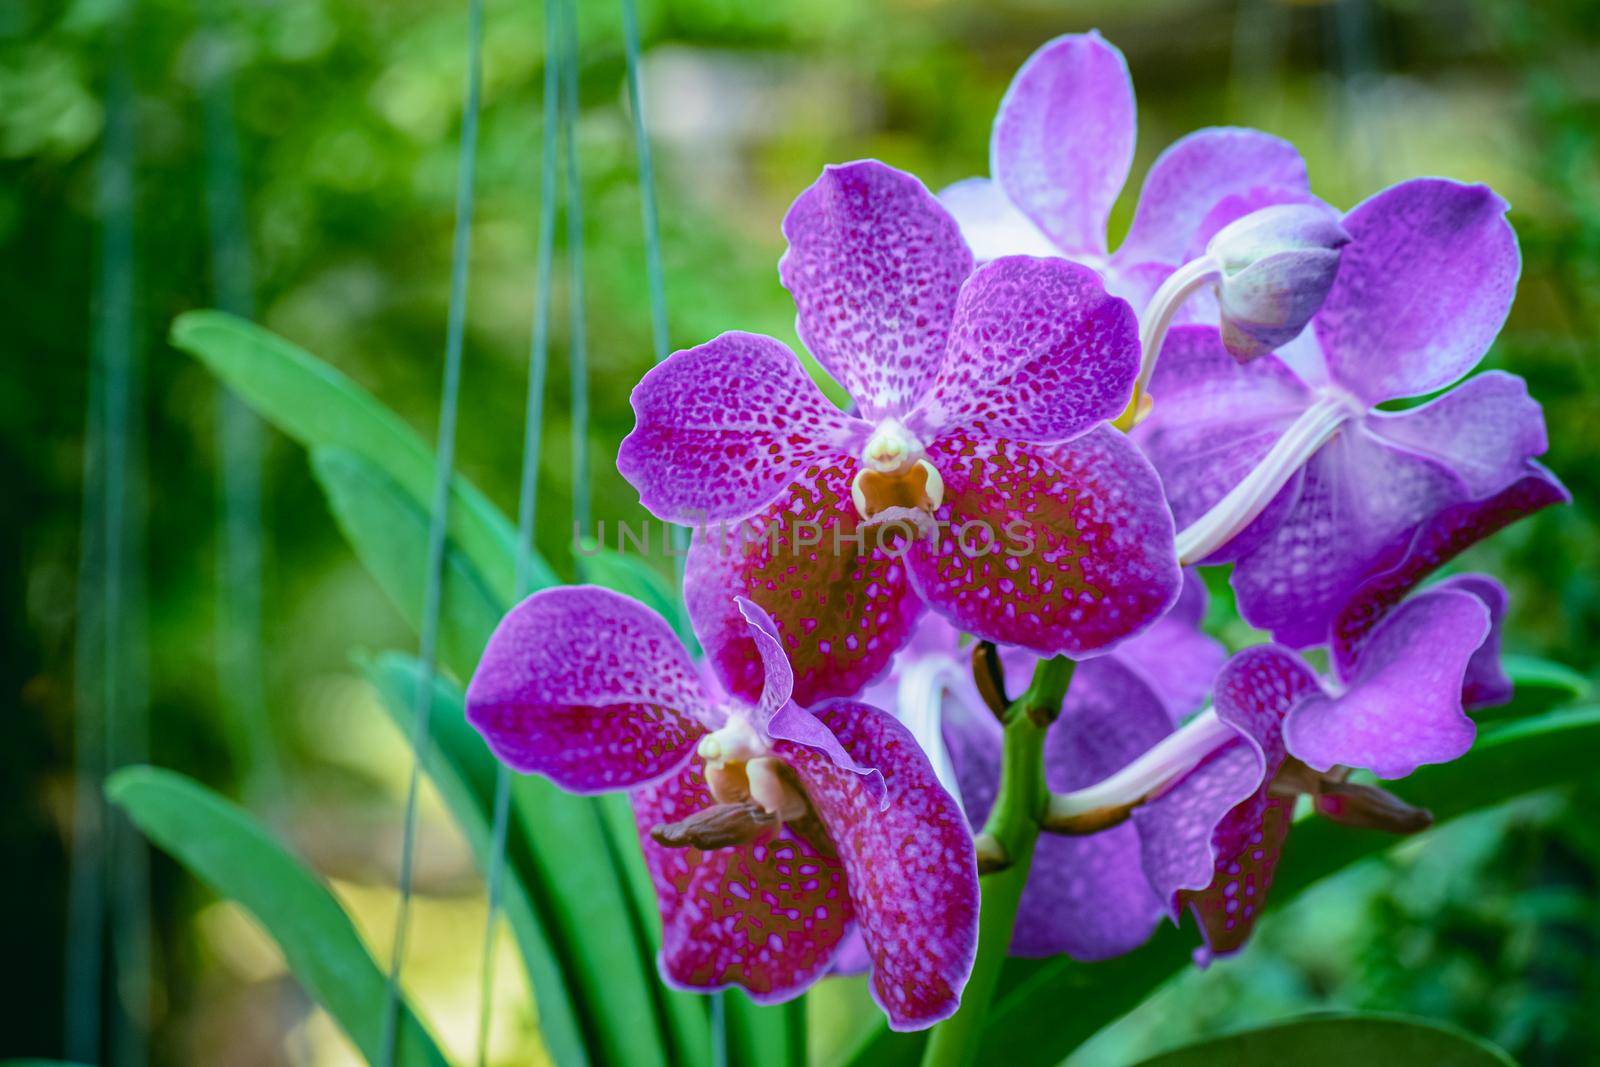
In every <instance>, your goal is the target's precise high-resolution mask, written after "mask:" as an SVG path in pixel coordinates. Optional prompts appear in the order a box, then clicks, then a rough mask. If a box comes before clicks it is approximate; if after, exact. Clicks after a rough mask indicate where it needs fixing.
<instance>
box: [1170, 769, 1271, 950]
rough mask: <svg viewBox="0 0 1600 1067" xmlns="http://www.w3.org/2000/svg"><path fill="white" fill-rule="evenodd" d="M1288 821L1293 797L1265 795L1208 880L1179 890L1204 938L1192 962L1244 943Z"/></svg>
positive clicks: (1261, 903) (1263, 897) (1258, 910)
mask: <svg viewBox="0 0 1600 1067" xmlns="http://www.w3.org/2000/svg"><path fill="white" fill-rule="evenodd" d="M1293 822H1294V800H1293V798H1291V797H1273V796H1269V797H1267V799H1266V803H1264V804H1262V805H1260V817H1259V818H1258V819H1255V820H1253V821H1252V822H1251V823H1250V824H1249V832H1248V834H1246V835H1245V836H1243V838H1242V840H1241V841H1240V843H1239V847H1238V848H1237V849H1236V850H1235V851H1234V852H1232V853H1230V854H1228V855H1225V856H1222V857H1221V858H1220V859H1219V861H1218V863H1217V874H1216V877H1215V878H1213V879H1212V880H1211V884H1210V885H1208V886H1206V888H1204V889H1202V890H1198V891H1194V892H1184V893H1181V894H1179V896H1180V898H1181V899H1182V901H1183V903H1184V904H1186V905H1188V908H1189V913H1190V914H1191V915H1193V916H1194V921H1195V925H1197V926H1198V927H1200V936H1201V937H1202V938H1204V939H1205V947H1204V948H1200V949H1196V950H1195V953H1194V961H1195V963H1196V964H1197V965H1198V966H1201V967H1204V966H1206V965H1207V964H1208V963H1210V962H1211V960H1213V959H1214V958H1216V957H1218V956H1226V955H1227V954H1229V953H1230V952H1237V951H1239V949H1241V948H1243V947H1244V943H1245V941H1246V940H1248V939H1249V937H1250V931H1251V930H1252V929H1253V928H1254V927H1255V922H1256V919H1257V918H1258V917H1260V915H1261V909H1262V907H1263V906H1264V905H1265V904H1266V902H1267V891H1268V890H1269V889H1271V888H1272V876H1273V875H1274V874H1275V873H1276V872H1277V869H1278V860H1279V859H1280V858H1281V857H1282V855H1283V842H1284V839H1285V838H1286V837H1288V836H1289V827H1290V826H1291V825H1292V824H1293Z"/></svg>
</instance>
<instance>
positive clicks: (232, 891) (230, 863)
mask: <svg viewBox="0 0 1600 1067" xmlns="http://www.w3.org/2000/svg"><path fill="white" fill-rule="evenodd" d="M106 795H107V796H108V797H109V798H110V799H111V802H112V803H114V804H116V805H118V806H119V807H121V808H122V809H123V810H124V811H126V812H127V813H128V817H129V818H131V819H132V820H133V822H134V824H135V825H137V826H138V827H139V829H140V830H142V831H143V832H144V834H145V836H146V837H148V838H150V840H151V841H153V842H154V843H155V844H157V845H159V846H160V847H161V848H163V849H164V850H166V851H167V852H168V853H170V854H171V855H172V856H173V858H175V859H176V860H177V861H178V862H179V863H181V864H183V865H184V867H186V868H187V869H188V870H189V872H190V873H191V874H193V875H194V876H195V877H196V878H198V879H200V881H202V882H204V883H205V884H206V885H208V886H210V887H211V888H212V889H213V890H214V891H215V892H216V893H217V894H218V895H220V896H223V897H226V898H228V899H229V900H233V901H237V902H238V903H239V904H240V905H241V906H243V907H244V908H245V909H247V910H248V911H249V912H250V913H251V914H252V915H254V916H255V917H256V919H257V920H259V921H260V923H261V925H262V926H264V927H266V930H267V933H269V934H270V935H272V939H273V940H274V941H276V942H277V943H278V947H279V948H280V949H282V950H283V955H284V958H285V959H286V960H287V961H288V964H289V969H290V970H291V971H292V972H294V975H295V977H296V978H298V979H299V980H300V983H301V984H302V985H303V986H305V989H306V992H307V993H308V994H310V996H311V998H312V999H313V1000H315V1001H316V1002H317V1003H318V1004H320V1005H322V1007H323V1008H324V1009H326V1010H327V1012H328V1014H329V1015H331V1016H333V1018H334V1020H335V1021H336V1022H337V1023H338V1024H339V1025H340V1027H342V1028H343V1029H344V1032H345V1033H346V1034H348V1035H349V1037H350V1040H351V1041H353V1042H354V1043H355V1045H356V1047H357V1048H358V1049H360V1050H361V1053H362V1055H364V1056H365V1057H366V1058H367V1060H368V1062H376V1061H377V1059H378V1056H379V1054H380V1049H381V1046H382V1043H383V1035H382V1029H383V1014H384V994H385V988H386V985H387V983H386V981H385V978H384V975H383V973H382V972H381V971H379V970H378V967H377V965H376V964H375V963H374V962H373V960H372V957H371V956H370V955H369V954H368V953H367V949H366V946H365V945H363V944H362V943H361V937H360V935H359V934H357V933H356V928H355V926H354V925H353V924H352V923H351V921H350V917H349V916H348V915H346V914H345V911H344V909H343V908H341V907H340V906H339V903H338V901H336V900H335V899H334V898H333V894H331V893H330V892H328V889H327V887H326V886H324V885H323V884H322V882H321V880H319V879H318V878H317V876H316V875H314V874H312V873H311V872H310V871H309V870H307V869H306V868H305V867H304V866H303V865H302V864H301V863H300V861H299V860H297V859H295V858H294V857H293V856H291V855H290V854H289V853H288V852H287V851H285V850H284V848H283V847H282V846H281V845H279V844H278V842H276V841H275V840H273V838H272V835H270V834H269V833H267V831H266V830H265V829H264V828H262V826H261V825H260V824H259V823H257V822H256V821H255V819H253V818H252V817H251V816H250V815H249V814H248V813H246V812H245V811H243V810H242V809H240V808H238V807H237V806H235V805H234V804H232V803H229V802H228V801H227V800H224V799H223V798H222V797H220V796H218V795H217V794H215V793H213V792H212V791H211V790H209V789H207V788H205V787H204V786H202V785H200V784H199V783H198V782H195V781H193V780H192V779H189V778H186V777H184V776H183V775H181V774H175V773H173V772H171V771H164V770H159V769H157V768H154V767H129V768H127V769H125V770H120V771H118V772H116V773H115V774H113V775H112V776H111V777H110V778H109V779H107V781H106ZM397 1062H399V1063H403V1064H408V1065H413V1067H424V1065H427V1067H442V1065H443V1064H444V1063H445V1058H444V1056H443V1055H442V1054H441V1053H440V1052H439V1048H438V1046H437V1045H436V1044H435V1043H434V1041H433V1038H432V1037H430V1036H429V1034H428V1032H427V1030H426V1029H425V1028H424V1027H423V1025H422V1024H421V1023H420V1022H419V1021H418V1020H417V1018H416V1016H415V1015H414V1014H413V1013H412V1012H411V1010H410V1008H409V1007H407V1008H405V1009H404V1014H403V1016H402V1018H401V1023H400V1031H399V1042H398V1051H397Z"/></svg>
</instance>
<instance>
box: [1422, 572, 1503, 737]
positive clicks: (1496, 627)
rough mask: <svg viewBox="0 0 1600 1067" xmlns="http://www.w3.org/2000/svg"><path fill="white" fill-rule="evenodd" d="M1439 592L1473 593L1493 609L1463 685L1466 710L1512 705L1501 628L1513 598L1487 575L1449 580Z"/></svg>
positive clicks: (1469, 663)
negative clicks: (1503, 659) (1503, 656)
mask: <svg viewBox="0 0 1600 1067" xmlns="http://www.w3.org/2000/svg"><path fill="white" fill-rule="evenodd" d="M1437 588H1439V589H1455V590H1459V591H1460V592H1463V593H1471V594H1472V595H1473V596H1475V597H1477V598H1478V599H1479V600H1481V601H1483V606H1484V607H1486V608H1488V609H1489V636H1488V637H1485V638H1484V639H1483V644H1481V645H1479V646H1478V651H1476V652H1474V653H1473V654H1472V659H1470V660H1468V661H1467V676H1466V678H1465V679H1464V680H1463V681H1462V683H1461V704H1462V706H1463V707H1465V708H1466V709H1467V710H1468V711H1475V710H1477V709H1478V708H1494V707H1499V706H1500V705H1501V704H1505V703H1508V702H1510V700H1511V694H1512V691H1513V688H1514V687H1513V686H1512V684H1511V679H1510V678H1509V677H1508V676H1507V675H1506V672H1505V668H1504V667H1502V666H1501V665H1500V627H1501V625H1502V624H1503V623H1504V622H1505V617H1506V609H1507V608H1509V607H1510V606H1511V594H1510V593H1508V592H1507V591H1506V587H1505V586H1503V585H1501V584H1500V583H1499V582H1498V581H1496V580H1495V579H1494V578H1491V577H1490V576H1489V575H1487V574H1458V575H1456V576H1455V577H1452V578H1446V579H1445V580H1444V581H1442V582H1440V583H1439V584H1438V586H1437Z"/></svg>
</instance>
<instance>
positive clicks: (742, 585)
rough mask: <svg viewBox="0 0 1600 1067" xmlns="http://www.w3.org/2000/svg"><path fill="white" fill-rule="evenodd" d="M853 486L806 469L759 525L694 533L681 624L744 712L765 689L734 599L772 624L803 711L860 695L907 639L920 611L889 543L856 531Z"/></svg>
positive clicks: (834, 471)
mask: <svg viewBox="0 0 1600 1067" xmlns="http://www.w3.org/2000/svg"><path fill="white" fill-rule="evenodd" d="M854 475H855V470H854V467H853V461H850V463H849V464H838V465H834V466H830V467H827V468H826V469H821V468H812V469H810V470H808V471H807V472H806V473H805V475H804V477H802V479H801V480H800V481H797V482H795V484H793V485H792V486H790V487H789V489H788V490H787V491H786V492H785V493H784V494H783V495H782V496H781V497H779V498H778V500H777V501H775V502H774V503H773V504H772V505H771V506H769V507H768V508H767V509H766V510H765V511H763V512H761V513H760V514H759V515H757V516H755V517H753V518H751V519H747V520H745V521H743V522H740V523H738V524H736V525H731V526H728V527H725V528H724V527H711V528H708V529H705V530H697V531H696V532H695V535H694V538H693V540H692V541H691V542H690V546H689V557H688V559H687V561H686V563H685V569H684V597H685V600H686V602H687V604H688V608H689V618H690V620H691V621H692V622H693V623H694V629H695V635H696V636H697V637H699V639H700V644H701V646H702V647H703V648H705V650H706V655H707V657H708V658H709V659H710V660H711V662H712V664H713V665H714V666H715V667H716V669H717V672H718V674H719V676H720V677H721V679H722V681H723V684H724V685H726V686H727V687H728V690H729V691H730V692H732V693H734V694H735V695H737V696H739V697H742V698H743V699H745V700H749V701H754V700H756V699H757V698H758V697H759V696H760V693H761V688H762V684H763V677H762V673H761V671H760V670H759V664H760V659H759V658H758V657H757V656H756V654H755V653H756V650H755V648H754V647H753V646H752V644H751V638H750V631H749V626H748V624H747V623H746V621H745V618H744V616H743V615H742V614H740V612H739V609H738V608H737V607H736V606H735V604H734V601H733V598H734V597H735V596H744V597H748V598H749V599H750V600H752V601H754V602H755V603H756V604H757V605H758V606H760V608H761V609H762V610H763V611H765V612H767V613H768V614H769V615H770V616H771V617H772V620H773V622H775V623H776V624H777V628H778V634H779V637H780V638H781V639H782V641H783V648H784V652H785V653H786V654H787V656H788V658H789V662H790V663H791V664H792V666H793V669H794V675H795V684H794V699H795V701H796V702H797V703H799V704H800V705H801V706H802V707H809V706H811V705H812V704H814V703H816V702H817V701H818V700H822V699H825V698H827V697H832V696H842V695H849V694H853V693H856V692H858V691H860V689H861V688H862V687H863V686H865V685H866V684H867V683H869V682H871V681H872V680H873V679H874V678H876V677H877V676H878V675H879V674H881V673H882V672H883V671H884V670H885V669H886V668H887V667H888V665H889V660H890V658H891V657H892V656H893V655H894V653H895V650H896V649H898V648H899V647H900V646H901V645H902V644H904V643H905V641H906V639H907V638H908V637H909V636H910V634H911V630H912V627H913V624H914V623H915V622H916V619H917V617H918V616H919V615H920V614H921V613H922V603H921V601H920V600H919V599H918V598H917V596H916V594H915V593H913V592H912V591H911V587H910V584H909V582H908V580H907V577H906V568H905V565H904V563H903V562H902V561H901V560H900V559H899V558H897V556H896V553H897V552H898V551H900V549H897V548H896V547H895V546H896V543H897V542H896V540H895V536H894V534H893V533H892V532H886V531H884V530H883V528H882V527H862V526H861V525H859V520H858V517H857V515H856V509H855V505H854V504H853V503H852V502H851V499H850V479H851V478H852V477H853V476H854ZM880 537H881V539H880Z"/></svg>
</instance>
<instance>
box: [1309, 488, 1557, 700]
mask: <svg viewBox="0 0 1600 1067" xmlns="http://www.w3.org/2000/svg"><path fill="white" fill-rule="evenodd" d="M1524 470H1525V473H1524V474H1523V476H1522V477H1521V478H1519V479H1517V480H1516V481H1515V482H1513V483H1511V485H1509V486H1508V487H1506V488H1505V489H1503V490H1502V491H1500V492H1498V493H1496V494H1495V495H1494V496H1492V497H1487V498H1485V499H1482V500H1471V501H1467V502H1465V503H1461V504H1455V505H1452V506H1451V507H1448V508H1445V509H1444V510H1443V511H1441V512H1439V513H1438V514H1436V515H1433V516H1432V517H1430V518H1429V519H1428V521H1427V522H1425V523H1423V524H1422V525H1421V526H1419V527H1418V528H1417V530H1416V532H1415V533H1414V534H1413V536H1412V538H1411V540H1410V543H1409V544H1408V545H1407V547H1406V550H1405V554H1404V556H1403V557H1402V558H1401V559H1400V560H1399V562H1397V563H1395V564H1394V566H1392V567H1390V568H1389V569H1388V570H1386V571H1383V572H1381V573H1379V574H1376V575H1374V576H1373V577H1371V578H1369V579H1367V580H1366V581H1365V582H1363V583H1362V585H1361V586H1360V588H1358V589H1357V590H1356V591H1355V593H1354V594H1352V595H1351V597H1350V600H1349V602H1348V603H1347V604H1346V605H1345V606H1344V608H1343V610H1341V611H1340V612H1339V616H1338V618H1337V619H1335V620H1334V625H1333V632H1332V640H1331V647H1330V650H1329V651H1330V658H1331V659H1332V660H1333V662H1334V666H1335V668H1336V669H1337V670H1339V671H1340V672H1341V674H1343V675H1345V676H1347V677H1348V676H1349V674H1350V673H1351V672H1352V670H1353V664H1354V662H1355V659H1356V656H1357V655H1358V654H1359V651H1360V648H1361V645H1362V643H1363V642H1364V641H1365V640H1366V638H1367V635H1368V634H1370V633H1371V631H1372V628H1373V627H1374V626H1375V625H1377V623H1378V622H1379V620H1381V619H1382V618H1383V617H1384V616H1385V615H1386V614H1387V613H1388V611H1389V609H1390V608H1392V607H1393V606H1394V605H1396V604H1398V603H1400V601H1401V600H1402V599H1403V598H1404V597H1405V595H1406V593H1408V592H1410V591H1411V590H1412V589H1414V588H1416V586H1417V585H1418V584H1419V583H1421V582H1422V580H1423V579H1424V578H1426V577H1427V576H1428V575H1430V574H1432V573H1433V572H1434V571H1436V570H1438V569H1439V568H1440V567H1442V566H1444V565H1445V564H1446V563H1448V562H1450V561H1451V560H1452V559H1454V558H1455V557H1456V556H1457V555H1459V554H1460V553H1462V552H1463V551H1465V550H1466V549H1468V548H1470V547H1472V546H1473V545H1475V544H1477V543H1478V542H1479V541H1481V540H1483V539H1484V538H1486V537H1488V536H1490V535H1491V534H1494V533H1496V532H1498V531H1500V530H1502V529H1504V528H1505V527H1507V526H1509V525H1510V524H1511V523H1513V522H1515V521H1517V520H1518V519H1521V518H1524V517H1526V516H1528V515H1531V514H1533V513H1534V512H1536V511H1539V510H1540V509H1542V508H1547V507H1549V506H1550V505H1552V504H1567V503H1571V501H1572V494H1570V493H1568V492H1567V489H1566V487H1565V486H1563V485H1562V484H1561V482H1560V480H1558V479H1557V478H1556V476H1555V475H1553V474H1551V473H1550V472H1549V471H1548V470H1546V469H1545V468H1544V467H1542V466H1540V465H1539V464H1537V463H1533V462H1529V463H1528V464H1526V465H1525V468H1524Z"/></svg>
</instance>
